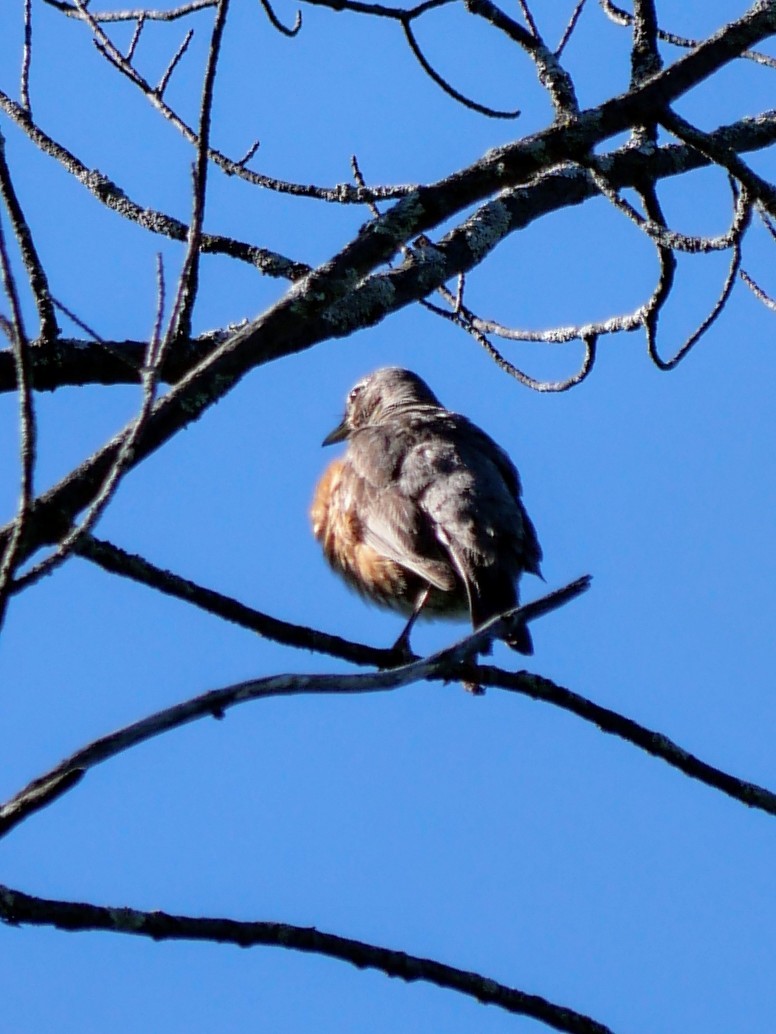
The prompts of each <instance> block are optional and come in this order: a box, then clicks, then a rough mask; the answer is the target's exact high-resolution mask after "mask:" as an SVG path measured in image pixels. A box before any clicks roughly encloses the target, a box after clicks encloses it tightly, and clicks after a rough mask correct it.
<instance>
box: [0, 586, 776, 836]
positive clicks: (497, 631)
mask: <svg viewBox="0 0 776 1034" xmlns="http://www.w3.org/2000/svg"><path fill="white" fill-rule="evenodd" d="M589 583H590V579H589V578H587V577H586V578H580V579H578V580H577V581H576V582H571V583H570V584H569V585H567V586H564V588H562V589H558V590H556V591H554V592H551V593H549V594H548V595H547V596H544V597H542V598H541V599H539V600H535V601H534V602H532V603H529V604H525V605H524V606H522V607H518V608H516V609H515V610H513V611H510V612H508V613H507V614H505V615H502V616H501V617H497V618H494V619H493V620H491V621H489V622H488V623H487V624H486V625H484V626H483V627H482V628H480V629H479V630H478V631H476V632H474V633H472V634H471V635H468V636H466V637H465V638H464V639H462V640H460V641H459V642H457V643H455V644H454V645H453V646H451V647H447V648H446V649H444V650H440V651H439V652H438V653H435V654H431V655H430V656H429V657H426V658H421V659H419V660H416V661H412V662H411V663H410V664H404V665H401V666H400V667H397V668H393V669H391V670H390V671H381V672H375V673H370V674H364V675H299V674H288V675H270V676H266V677H264V678H261V679H251V680H249V681H246V682H241V683H237V684H235V685H230V686H226V687H224V688H222V689H216V690H210V691H209V692H206V693H202V694H201V695H200V696H197V697H193V698H191V699H190V700H186V701H184V702H183V703H180V704H175V705H173V706H172V707H168V708H165V709H164V710H162V711H158V712H157V713H156V714H152V715H150V716H148V717H147V718H142V719H140V720H139V721H137V722H134V723H133V724H131V725H128V726H125V727H124V728H123V729H119V730H118V731H117V732H114V733H111V734H110V735H108V736H104V737H102V738H101V739H98V740H95V741H94V742H92V743H90V744H88V745H87V746H86V747H83V748H81V749H80V750H78V751H76V753H74V754H72V755H71V756H70V757H69V758H66V759H65V760H64V761H62V762H60V763H59V764H58V765H56V766H55V767H54V768H52V769H51V770H50V771H49V772H47V773H45V774H44V775H42V776H40V777H38V778H37V779H35V780H33V781H32V782H31V783H29V784H28V785H27V786H26V787H24V788H23V789H22V790H20V791H19V792H18V793H17V794H16V795H15V796H14V797H12V798H11V799H10V800H9V801H7V802H6V803H5V804H4V805H2V807H0V835H5V834H6V833H8V832H9V831H10V830H11V829H13V828H14V827H15V826H17V825H18V824H19V823H20V822H23V821H24V820H25V819H26V818H28V817H29V816H30V815H32V814H34V813H35V812H37V811H39V810H40V809H41V808H43V807H45V805H47V804H49V803H50V802H51V801H52V800H54V799H56V798H57V797H59V796H61V795H62V794H63V793H64V792H66V790H68V789H70V788H71V787H72V786H75V785H76V784H77V783H78V782H79V781H80V779H81V778H82V776H83V775H84V774H85V772H86V771H88V770H89V769H90V768H94V767H95V766H96V765H99V764H101V763H102V762H104V761H107V760H109V759H110V758H112V757H115V756H117V755H118V754H121V753H123V752H124V751H126V750H130V749H131V748H132V747H134V746H136V745H137V744H138V743H144V742H146V741H147V740H150V739H153V738H154V737H156V736H160V735H162V734H164V733H166V732H169V731H170V730H172V729H176V728H180V727H181V726H183V725H186V724H188V723H189V722H193V721H197V720H199V719H200V718H205V717H214V718H221V717H223V715H224V713H225V711H226V710H227V709H229V708H231V707H236V706H237V705H239V704H243V703H246V702H247V701H249V700H258V699H266V698H269V697H278V696H296V695H299V694H305V693H337V694H360V693H376V692H378V693H379V692H386V691H390V690H395V689H399V688H400V687H401V686H406V685H410V684H411V683H414V682H420V681H423V680H427V681H441V682H445V683H446V682H451V681H461V682H464V683H476V684H478V685H481V686H492V687H495V688H501V689H506V690H509V691H510V692H515V693H522V694H524V695H525V696H528V697H530V698H532V699H534V700H543V701H545V702H546V703H549V704H552V705H553V706H555V707H560V708H561V709H563V710H565V711H569V712H570V713H571V714H575V715H577V717H579V718H582V719H583V720H584V721H587V722H590V723H592V724H594V725H596V726H598V727H599V728H600V729H602V730H603V731H604V732H608V733H612V734H613V735H616V736H619V737H620V738H622V739H624V740H626V741H627V742H629V743H632V744H633V745H634V746H637V747H639V748H640V749H641V750H644V751H646V752H647V753H649V754H651V755H652V756H653V757H657V758H660V759H661V760H663V761H665V762H666V763H667V764H669V765H671V766H672V767H673V768H676V769H678V770H679V771H680V772H683V773H684V774H685V775H687V776H689V777H690V778H692V779H697V780H698V781H699V782H702V783H705V784H706V785H707V786H711V787H713V788H714V789H717V790H721V791H722V792H723V793H725V794H727V795H728V796H729V797H732V798H733V799H735V800H738V801H740V802H741V803H743V804H746V805H747V806H748V807H752V808H757V809H759V810H761V811H764V812H766V813H767V814H770V815H776V793H773V792H772V791H770V790H768V789H766V788H765V787H762V786H758V785H757V784H756V783H750V782H747V781H746V780H743V779H739V778H737V777H736V776H733V775H730V774H729V773H727V772H724V771H722V770H721V769H718V768H715V767H714V766H713V765H710V764H708V763H707V762H705V761H701V760H700V759H699V758H697V757H696V756H695V755H693V754H691V753H690V752H689V751H687V750H685V749H684V748H683V747H680V746H679V745H678V744H676V743H674V742H673V741H672V740H670V739H669V738H668V737H667V736H665V735H663V734H662V733H660V732H656V731H655V730H653V729H648V728H646V727H645V726H642V725H639V724H638V722H634V721H633V720H632V719H630V718H626V717H624V716H623V715H620V714H617V712H615V711H612V710H610V709H609V708H606V707H601V706H600V705H599V704H595V703H593V701H591V700H588V699H586V698H585V697H583V696H581V695H580V694H578V693H574V692H572V691H571V690H569V689H565V688H564V687H563V686H558V685H556V684H555V683H554V682H551V681H550V680H549V679H545V678H543V677H542V676H539V675H532V674H531V673H530V672H526V671H522V672H514V673H513V672H508V671H503V670H501V669H500V668H494V667H491V666H483V665H478V664H475V663H473V662H472V658H473V657H474V656H475V655H477V654H478V653H482V652H484V651H485V650H487V648H488V646H489V644H490V643H492V641H493V639H494V638H495V639H501V638H504V636H505V635H507V634H508V633H509V632H510V630H514V628H515V627H517V626H519V625H520V624H523V623H525V622H528V621H531V620H535V619H536V618H538V617H541V616H543V615H544V614H546V613H548V612H549V611H551V610H554V609H556V608H557V607H560V606H562V605H563V604H565V603H567V602H569V600H571V599H574V598H575V597H576V596H579V595H580V594H581V593H583V592H585V590H586V589H587V588H588V586H589Z"/></svg>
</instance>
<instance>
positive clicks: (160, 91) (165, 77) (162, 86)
mask: <svg viewBox="0 0 776 1034" xmlns="http://www.w3.org/2000/svg"><path fill="white" fill-rule="evenodd" d="M193 38H194V30H193V29H189V31H188V32H187V33H186V35H185V36H184V37H183V40H182V41H181V45H180V46H179V47H178V49H177V50H176V51H175V53H174V54H173V56H172V60H171V61H170V63H169V64H168V65H167V68H166V69H165V70H164V73H163V74H162V77H161V79H160V80H159V82H158V83H157V85H156V90H155V91H154V93H156V95H157V97H160V98H161V97H163V96H164V91H165V90H166V89H167V84H168V83H169V81H170V77H171V76H172V73H173V72H174V71H175V69H176V67H177V65H178V62H179V61H180V59H181V58H182V57H183V55H184V54H185V53H186V51H187V50H188V49H189V43H191V41H192V39H193ZM131 49H133V48H131ZM127 60H128V61H131V60H132V58H131V57H129V56H128V57H127Z"/></svg>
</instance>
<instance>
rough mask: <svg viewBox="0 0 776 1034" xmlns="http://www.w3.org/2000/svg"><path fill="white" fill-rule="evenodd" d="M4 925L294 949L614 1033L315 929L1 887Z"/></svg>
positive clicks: (464, 976) (565, 1027)
mask: <svg viewBox="0 0 776 1034" xmlns="http://www.w3.org/2000/svg"><path fill="white" fill-rule="evenodd" d="M0 919H2V920H3V921H4V922H6V923H9V924H10V925H13V926H18V925H22V924H24V925H35V926H54V927H57V928H58V929H60V930H106V931H110V932H111V933H125V934H133V935H134V936H138V937H148V938H151V939H152V940H154V941H167V940H173V941H181V940H185V941H212V942H215V943H217V944H236V945H239V947H241V948H249V947H254V946H256V945H267V946H271V947H278V948H290V949H291V950H293V951H302V952H311V953H313V954H316V955H323V956H325V957H326V958H331V959H338V960H339V961H341V962H348V963H350V964H351V965H353V966H357V967H358V968H359V969H376V970H378V971H379V972H381V973H384V974H385V975H386V976H389V977H399V978H400V979H402V980H406V981H408V982H414V981H416V980H420V981H423V982H424V983H429V984H434V985H436V986H437V987H441V988H444V989H446V990H448V991H457V992H458V993H459V994H464V995H467V996H468V997H470V998H474V999H476V1000H477V1001H478V1002H482V1004H483V1005H496V1006H498V1007H499V1008H501V1009H504V1010H505V1011H506V1012H509V1013H512V1014H515V1015H518V1016H529V1017H531V1018H532V1019H534V1020H538V1021H539V1022H540V1023H544V1024H546V1025H547V1026H548V1027H552V1028H553V1030H559V1031H564V1032H566V1034H612V1031H611V1030H610V1028H609V1027H605V1026H604V1025H603V1024H602V1023H598V1022H597V1021H596V1020H593V1019H591V1018H590V1017H589V1016H585V1015H583V1014H582V1013H579V1012H576V1011H575V1010H573V1009H569V1008H567V1007H566V1006H562V1005H555V1004H554V1003H553V1002H549V1001H547V999H546V998H541V997H539V996H538V995H533V994H527V993H526V992H525V991H519V990H518V989H517V988H514V987H508V986H506V985H505V984H500V983H498V981H496V980H492V979H491V978H490V977H484V976H481V975H480V974H479V973H472V972H468V971H466V970H462V969H457V968H456V967H455V966H448V965H445V964H444V963H442V962H436V961H435V960H434V959H426V958H421V957H419V956H417V955H408V954H407V953H406V952H403V951H395V950H391V949H389V948H381V947H379V946H377V945H374V944H366V943H365V942H364V941H356V940H353V939H352V938H350V937H340V936H338V935H337V934H331V933H325V932H324V931H322V930H317V929H316V928H315V927H306V926H296V925H293V924H291V923H276V922H261V921H257V922H245V921H243V922H240V921H238V920H235V919H214V918H204V917H196V918H195V917H193V916H181V915H169V914H168V913H166V912H160V911H153V912H141V911H139V910H137V909H134V908H116V907H113V908H106V907H103V906H100V905H91V904H86V903H84V902H73V901H53V900H51V899H49V898H40V897H32V896H31V895H29V894H24V893H23V892H22V891H19V890H13V889H12V888H11V887H6V886H3V885H2V884H0Z"/></svg>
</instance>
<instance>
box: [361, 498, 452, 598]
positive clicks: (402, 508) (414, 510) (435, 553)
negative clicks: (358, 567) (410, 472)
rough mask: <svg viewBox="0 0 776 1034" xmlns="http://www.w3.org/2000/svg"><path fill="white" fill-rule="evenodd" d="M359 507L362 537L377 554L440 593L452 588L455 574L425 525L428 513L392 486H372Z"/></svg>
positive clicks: (426, 524)
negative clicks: (367, 497)
mask: <svg viewBox="0 0 776 1034" xmlns="http://www.w3.org/2000/svg"><path fill="white" fill-rule="evenodd" d="M362 485H363V489H364V491H365V492H366V493H368V494H370V495H371V496H372V498H370V499H369V500H368V501H367V503H368V505H366V506H364V507H363V508H361V512H362V514H363V515H364V517H363V520H362V536H363V539H364V541H365V542H366V544H367V545H369V546H371V547H372V549H374V550H376V551H377V552H378V553H379V554H380V555H381V556H384V557H386V558H387V559H389V560H393V561H394V562H395V563H397V564H400V565H401V566H402V567H405V568H407V570H409V571H412V572H414V573H415V574H417V575H418V576H419V577H420V578H423V579H424V580H425V581H427V582H430V583H431V585H433V586H435V587H436V588H437V589H441V590H442V591H443V592H451V591H452V590H453V589H454V588H455V574H454V573H453V570H452V568H451V566H450V564H449V563H448V562H447V561H446V560H445V559H444V555H443V554H442V552H441V550H440V549H439V546H438V544H437V542H436V540H435V538H434V535H433V532H431V530H430V528H429V526H428V516H427V515H426V514H425V513H423V512H422V510H420V509H419V507H418V506H417V505H416V504H415V503H414V502H412V500H410V499H407V498H406V497H405V496H404V495H402V493H401V492H399V491H397V490H396V489H390V488H382V489H379V490H378V489H376V488H375V487H374V486H370V485H368V484H367V483H365V482H362Z"/></svg>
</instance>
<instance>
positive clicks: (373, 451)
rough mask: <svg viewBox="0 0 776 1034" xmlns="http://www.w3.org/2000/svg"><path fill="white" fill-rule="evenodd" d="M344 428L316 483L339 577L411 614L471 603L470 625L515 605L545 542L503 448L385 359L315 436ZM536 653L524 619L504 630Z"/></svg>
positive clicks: (405, 640) (321, 536)
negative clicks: (339, 450) (338, 449)
mask: <svg viewBox="0 0 776 1034" xmlns="http://www.w3.org/2000/svg"><path fill="white" fill-rule="evenodd" d="M345 440H347V443H348V447H347V450H346V451H345V454H344V456H343V457H342V458H341V459H336V460H334V462H333V463H332V464H331V465H330V466H329V467H328V468H327V470H326V471H325V473H324V475H323V477H322V478H321V480H320V481H319V483H318V486H317V488H316V491H315V498H314V500H313V505H312V509H311V518H312V525H313V533H314V535H315V537H316V539H318V540H319V541H320V542H321V544H322V546H323V551H324V554H325V556H326V559H327V560H328V562H329V563H330V564H331V566H332V567H333V568H334V570H335V571H337V573H338V574H340V575H342V577H343V578H344V579H345V581H346V582H347V583H348V584H349V585H351V586H352V587H353V588H355V589H356V590H358V592H360V593H361V594H362V595H364V596H365V597H367V598H368V599H370V600H372V601H374V602H375V603H378V604H381V605H383V606H385V607H390V608H392V609H394V610H398V611H400V612H401V613H403V614H406V615H408V616H409V621H408V623H407V626H406V628H405V629H404V631H403V632H402V634H401V635H400V636H399V639H398V640H397V643H396V649H397V650H402V651H404V652H408V651H409V633H410V630H411V628H412V626H413V624H414V622H415V620H416V618H417V617H418V615H419V614H421V613H422V614H423V615H424V616H449V617H457V616H460V615H465V614H467V613H468V615H469V616H470V618H471V622H472V625H473V627H474V628H478V627H479V626H480V625H482V624H483V623H484V622H485V621H487V620H488V619H489V618H492V617H494V616H495V615H497V614H501V613H503V612H504V611H506V610H509V609H510V608H511V607H514V606H516V605H517V601H518V595H517V582H518V580H519V578H520V576H521V574H522V573H523V571H530V572H532V573H533V574H536V575H540V576H541V572H540V568H539V562H540V560H541V558H542V551H541V547H540V546H539V542H538V540H537V537H536V531H535V529H534V526H533V524H532V523H531V520H530V518H529V516H528V514H527V513H526V512H525V509H524V507H523V504H522V502H521V499H520V495H521V488H520V477H519V475H518V473H517V470H516V469H515V467H514V464H513V463H512V461H511V460H510V459H509V457H508V456H507V454H506V453H505V452H504V450H503V449H501V448H500V447H499V446H498V445H497V444H496V443H495V442H494V441H493V439H492V438H489V437H488V435H487V434H485V432H484V431H481V430H480V429H479V427H477V426H475V424H473V423H472V422H471V421H470V420H468V419H467V418H466V417H465V416H461V415H460V414H459V413H451V412H450V411H449V410H447V409H445V408H444V406H443V405H442V404H441V403H440V402H439V400H438V399H437V397H436V395H434V393H433V392H432V391H431V389H430V388H429V387H428V385H427V384H426V383H425V381H423V380H421V378H420V377H418V376H417V374H415V373H412V372H411V371H409V370H402V369H400V368H399V367H396V366H389V367H386V368H385V369H382V370H377V371H376V372H375V373H372V374H370V375H369V376H368V377H365V378H364V379H363V380H362V381H359V383H358V384H356V386H355V387H354V388H353V389H352V390H351V392H350V393H349V395H348V397H347V404H346V408H345V416H344V418H343V420H342V423H340V425H339V426H338V427H336V428H335V429H334V430H333V431H332V432H331V434H329V435H328V436H327V437H326V438H325V439H324V441H323V444H324V445H331V444H333V443H334V442H341V441H345ZM507 642H508V644H509V645H510V646H511V647H512V648H513V649H515V650H518V651H519V652H520V653H524V654H531V653H533V643H532V641H531V636H530V633H529V631H528V629H527V628H526V627H525V626H523V627H522V628H520V629H519V630H518V631H517V632H516V633H514V635H512V636H511V637H510V638H509V639H508V640H507Z"/></svg>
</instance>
